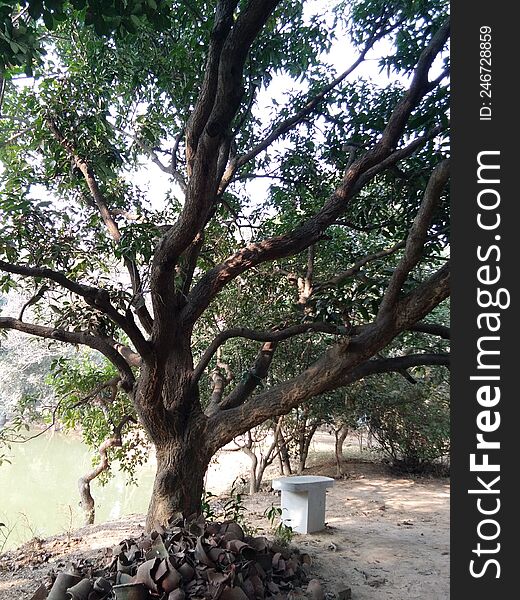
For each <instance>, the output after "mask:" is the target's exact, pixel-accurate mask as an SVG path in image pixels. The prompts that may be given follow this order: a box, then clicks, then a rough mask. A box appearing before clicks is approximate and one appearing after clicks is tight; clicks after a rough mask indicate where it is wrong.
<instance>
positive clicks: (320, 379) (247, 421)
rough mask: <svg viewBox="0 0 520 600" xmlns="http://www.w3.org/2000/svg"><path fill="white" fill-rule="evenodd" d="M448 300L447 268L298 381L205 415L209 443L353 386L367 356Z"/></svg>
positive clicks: (336, 346)
mask: <svg viewBox="0 0 520 600" xmlns="http://www.w3.org/2000/svg"><path fill="white" fill-rule="evenodd" d="M448 295H449V269H448V265H444V266H443V267H442V268H441V269H439V271H437V272H436V273H435V274H434V275H433V276H432V277H431V278H430V279H428V280H427V281H425V282H424V283H423V284H421V285H419V286H417V288H416V289H414V290H413V291H412V292H411V293H410V294H408V295H407V296H405V297H404V298H403V299H402V300H400V301H398V303H397V307H396V311H395V314H394V315H393V316H392V318H390V317H385V318H384V319H378V320H376V321H375V322H373V323H371V324H369V325H366V326H364V327H362V328H359V330H358V331H359V333H356V335H351V337H349V338H346V339H344V340H340V341H339V342H338V343H336V344H334V345H333V346H332V347H331V348H330V349H329V350H328V351H327V352H325V353H324V354H323V355H322V356H321V357H320V358H319V359H318V360H316V361H315V362H314V363H313V364H311V365H310V366H309V367H308V368H306V369H305V370H304V371H303V372H302V373H300V374H299V375H298V376H296V377H293V378H292V379H289V380H288V381H286V382H284V383H281V384H278V385H275V386H272V387H270V388H268V389H266V390H264V391H262V392H260V393H258V394H256V395H254V396H251V397H250V398H249V399H248V400H246V401H245V402H243V403H242V404H240V405H239V406H236V407H233V408H229V409H228V410H225V411H220V412H216V413H215V414H212V415H209V420H208V431H210V432H212V434H211V435H212V439H213V440H215V443H217V440H218V443H222V442H223V441H225V440H227V441H230V440H231V439H233V437H235V436H236V435H237V434H240V433H243V432H245V431H247V430H248V429H251V428H252V427H254V426H255V425H257V424H258V423H261V422H262V421H264V420H265V419H267V418H273V417H274V416H279V415H283V414H286V413H288V412H289V411H290V410H291V409H292V408H294V407H295V406H297V405H298V404H300V403H301V402H303V401H305V400H308V399H310V398H312V397H314V396H317V395H319V394H322V393H324V392H327V391H331V390H333V389H336V388H338V387H341V386H343V385H346V382H347V381H348V382H351V381H355V380H356V379H355V377H357V378H361V377H363V376H364V372H365V371H364V369H365V368H366V367H365V366H364V365H366V363H367V361H369V360H370V358H371V357H373V356H375V355H376V354H377V353H378V352H379V351H381V350H382V349H383V348H384V347H385V346H386V345H387V344H388V343H389V342H390V341H391V340H392V339H394V338H395V336H396V335H398V334H399V333H400V332H401V331H404V330H405V329H409V328H410V327H412V326H413V325H414V324H415V323H417V322H419V321H420V320H421V319H422V318H424V317H425V316H426V315H427V314H428V313H429V312H431V310H432V309H433V308H434V307H435V306H437V305H438V304H439V303H440V302H442V301H443V300H444V299H446V298H447V297H448ZM385 360H386V359H385ZM402 366H403V363H401V367H402ZM410 366H411V365H410Z"/></svg>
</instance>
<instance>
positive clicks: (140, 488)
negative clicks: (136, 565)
mask: <svg viewBox="0 0 520 600" xmlns="http://www.w3.org/2000/svg"><path fill="white" fill-rule="evenodd" d="M8 454H9V459H10V461H11V464H8V463H4V464H2V465H1V466H0V522H2V523H4V524H5V525H6V526H7V527H3V528H2V529H3V532H4V534H5V533H6V532H9V536H8V538H7V541H6V542H5V548H4V550H6V549H8V548H12V547H15V546H18V545H20V544H21V543H23V542H24V541H27V540H28V539H30V538H32V537H34V536H39V537H46V536H49V535H53V534H56V533H64V532H67V531H71V530H73V529H75V528H77V527H80V526H81V525H82V524H83V514H82V512H81V508H80V506H79V495H78V491H77V482H78V479H79V477H80V476H81V475H83V474H85V473H86V472H87V471H88V470H89V468H90V466H91V456H92V455H91V452H90V451H89V450H88V449H87V448H86V446H85V445H84V444H83V443H82V441H81V439H80V438H79V437H78V436H77V435H70V434H63V433H60V432H46V433H44V434H43V435H40V436H39V437H37V438H35V439H32V440H30V441H29V442H27V443H24V444H13V446H12V449H11V451H10V452H9V453H8ZM114 474H115V476H114V477H113V478H111V479H110V481H109V482H108V483H107V484H106V485H105V486H100V485H99V484H98V483H97V482H95V481H94V482H93V483H92V495H93V496H94V499H95V502H96V522H97V523H101V522H104V521H109V520H112V519H117V518H119V517H122V516H124V515H128V514H131V513H142V512H145V511H146V508H147V504H148V501H149V498H150V492H151V489H152V484H153V477H154V465H153V460H151V461H149V462H148V463H147V464H145V465H143V466H142V467H141V468H140V469H139V472H138V475H137V480H138V485H130V484H128V482H127V478H126V477H125V476H124V475H122V474H121V473H119V472H118V471H117V469H115V470H114ZM4 537H5V536H2V534H1V533H0V549H1V547H2V544H3V542H4Z"/></svg>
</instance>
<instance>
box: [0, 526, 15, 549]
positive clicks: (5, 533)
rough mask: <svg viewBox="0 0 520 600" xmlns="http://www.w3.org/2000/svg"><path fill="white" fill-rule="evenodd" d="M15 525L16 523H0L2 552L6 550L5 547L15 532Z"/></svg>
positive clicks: (0, 546) (0, 547)
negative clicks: (10, 524)
mask: <svg viewBox="0 0 520 600" xmlns="http://www.w3.org/2000/svg"><path fill="white" fill-rule="evenodd" d="M15 527H16V523H15V524H14V525H12V526H11V527H9V526H8V525H6V524H5V523H0V554H2V552H3V551H4V548H5V546H6V544H7V542H8V540H9V538H10V537H11V534H12V533H13V531H14V528H15Z"/></svg>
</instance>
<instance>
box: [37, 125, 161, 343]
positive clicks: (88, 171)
mask: <svg viewBox="0 0 520 600" xmlns="http://www.w3.org/2000/svg"><path fill="white" fill-rule="evenodd" d="M47 125H48V127H49V129H50V130H51V132H52V134H53V135H54V137H55V138H56V140H57V141H58V143H59V144H60V146H62V147H63V148H64V149H65V150H66V151H67V153H68V154H69V155H70V157H71V159H72V161H73V163H74V166H75V167H77V168H78V169H79V171H80V172H81V174H82V175H83V178H84V179H85V183H86V184H87V186H88V189H89V190H90V193H91V194H92V198H93V199H94V203H95V205H96V206H97V208H98V211H99V214H100V215H101V218H102V220H103V223H104V224H105V227H106V228H107V230H108V232H109V233H110V235H111V236H112V239H113V240H114V241H115V242H116V244H119V242H120V241H121V232H120V231H119V227H118V225H117V223H116V222H115V220H114V217H113V216H112V213H111V212H110V209H109V207H108V204H107V201H106V199H105V197H104V196H103V194H102V192H101V190H100V188H99V185H98V182H97V180H96V177H95V175H94V172H93V171H92V168H91V167H90V165H89V164H88V162H87V161H86V160H85V159H84V158H82V157H81V156H79V155H78V153H77V151H76V148H75V147H74V144H73V143H72V142H70V140H68V139H67V138H66V137H65V136H64V135H63V133H62V132H61V131H60V129H59V128H58V126H57V125H56V123H55V122H54V121H53V120H52V119H51V118H48V119H47ZM123 262H124V264H125V267H126V269H127V271H128V274H129V275H130V281H131V282H132V289H133V292H134V296H142V295H143V292H142V285H141V277H140V275H139V271H138V269H137V265H136V264H135V262H134V261H132V260H130V259H128V258H126V257H125V258H124V259H123ZM136 314H137V316H138V317H139V320H140V321H141V324H142V326H143V327H144V329H145V331H146V332H147V333H150V332H151V330H152V327H153V319H152V317H151V315H150V313H149V312H148V309H147V307H146V304H145V303H144V301H143V302H140V303H139V306H138V307H137V308H136Z"/></svg>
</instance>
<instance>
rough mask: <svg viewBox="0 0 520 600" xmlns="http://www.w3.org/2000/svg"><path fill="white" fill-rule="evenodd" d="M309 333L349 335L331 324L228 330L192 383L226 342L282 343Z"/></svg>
mask: <svg viewBox="0 0 520 600" xmlns="http://www.w3.org/2000/svg"><path fill="white" fill-rule="evenodd" d="M309 331H314V332H321V333H330V334H333V335H345V334H346V333H348V331H347V329H346V328H345V327H338V326H336V325H332V324H330V323H303V324H301V325H293V326H291V327H287V328H285V329H277V330H275V331H256V330H254V329H248V328H247V327H234V328H232V329H226V330H225V331H222V332H221V333H219V334H218V335H217V337H216V338H215V339H214V340H213V341H212V342H211V344H210V345H209V346H208V348H207V350H206V351H205V352H204V354H203V355H202V358H201V359H200V362H199V364H198V365H197V366H196V367H195V369H194V371H193V375H192V382H193V383H196V382H197V381H198V380H199V379H200V377H201V376H202V373H204V370H205V369H206V367H207V366H208V364H209V363H210V361H211V359H212V358H213V355H214V354H215V353H216V351H217V350H218V348H219V347H220V346H222V344H223V343H224V342H226V341H227V340H229V339H231V338H236V337H241V338H245V339H247V340H255V341H257V342H281V341H283V340H287V339H289V338H291V337H294V336H295V335H301V334H302V333H308V332H309Z"/></svg>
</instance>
